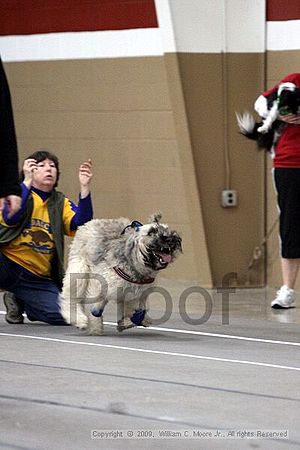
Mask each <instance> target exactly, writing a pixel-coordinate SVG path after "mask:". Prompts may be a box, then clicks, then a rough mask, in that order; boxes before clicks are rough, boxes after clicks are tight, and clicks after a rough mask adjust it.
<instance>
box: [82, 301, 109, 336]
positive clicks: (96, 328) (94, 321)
mask: <svg viewBox="0 0 300 450" xmlns="http://www.w3.org/2000/svg"><path fill="white" fill-rule="evenodd" d="M107 302H108V300H106V299H105V300H102V301H100V302H99V303H96V304H95V305H94V306H93V307H92V309H91V311H90V313H89V315H88V325H87V334H88V335H90V336H101V335H103V334H104V325H103V311H104V308H105V305H106V304H107Z"/></svg>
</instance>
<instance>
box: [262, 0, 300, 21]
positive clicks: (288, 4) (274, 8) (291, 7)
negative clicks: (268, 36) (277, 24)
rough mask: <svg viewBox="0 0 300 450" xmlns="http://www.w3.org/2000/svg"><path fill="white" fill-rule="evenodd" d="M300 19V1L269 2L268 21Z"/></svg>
mask: <svg viewBox="0 0 300 450" xmlns="http://www.w3.org/2000/svg"><path fill="white" fill-rule="evenodd" d="M297 19H300V1H299V0H267V20H268V21H280V20H297Z"/></svg>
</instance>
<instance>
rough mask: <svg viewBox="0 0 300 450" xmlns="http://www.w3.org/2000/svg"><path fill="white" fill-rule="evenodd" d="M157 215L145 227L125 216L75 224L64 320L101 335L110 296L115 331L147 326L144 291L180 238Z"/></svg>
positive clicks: (63, 301)
mask: <svg viewBox="0 0 300 450" xmlns="http://www.w3.org/2000/svg"><path fill="white" fill-rule="evenodd" d="M160 219H161V216H160V215H159V214H156V215H153V216H152V217H151V219H150V223H148V224H146V225H142V224H141V223H140V222H138V221H133V222H131V221H130V220H129V219H126V218H120V219H94V220H91V221H90V222H88V223H86V224H85V225H83V226H82V227H79V229H78V230H77V232H76V235H75V238H74V240H73V242H72V244H71V247H70V253H69V263H68V268H67V271H66V275H65V278H64V283H63V289H62V293H61V296H60V307H61V313H62V315H63V317H64V319H65V320H66V322H67V323H71V324H73V325H76V326H77V327H79V328H82V329H86V330H87V333H88V334H91V335H101V334H103V310H104V307H105V305H106V304H107V302H109V301H110V300H115V301H116V302H117V305H118V318H119V320H118V327H117V328H118V331H123V330H125V329H127V328H131V327H133V326H135V325H142V326H144V327H147V326H149V325H151V321H150V318H149V316H148V315H147V308H146V297H147V295H146V294H147V292H146V290H148V292H149V286H153V285H154V282H155V278H156V276H157V274H158V272H159V271H160V270H162V269H165V268H166V267H167V266H168V265H169V263H171V262H172V261H173V260H174V259H175V258H176V256H177V255H178V253H179V252H180V251H181V238H180V236H179V235H178V234H177V233H176V231H172V230H170V229H169V227H168V226H167V225H165V224H162V223H160V222H159V221H160ZM143 293H144V295H143Z"/></svg>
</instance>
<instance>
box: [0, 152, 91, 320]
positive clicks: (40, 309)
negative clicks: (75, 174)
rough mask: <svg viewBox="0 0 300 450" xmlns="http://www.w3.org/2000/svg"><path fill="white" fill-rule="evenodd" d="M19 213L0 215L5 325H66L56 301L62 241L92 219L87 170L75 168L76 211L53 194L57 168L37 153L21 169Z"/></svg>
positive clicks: (48, 155)
mask: <svg viewBox="0 0 300 450" xmlns="http://www.w3.org/2000/svg"><path fill="white" fill-rule="evenodd" d="M23 176H24V180H23V182H22V184H21V189H22V205H21V209H20V210H19V211H18V212H17V213H16V214H14V215H12V216H10V214H9V210H8V206H5V208H4V210H3V212H2V215H1V214H0V267H1V270H0V289H2V290H5V291H6V292H5V293H4V297H3V301H4V304H5V307H6V309H7V313H6V316H5V318H6V321H7V322H8V323H11V324H20V323H23V320H24V319H23V312H24V311H25V312H26V314H27V317H28V319H29V320H31V321H41V322H46V323H49V324H52V325H66V323H65V321H64V319H63V317H62V316H61V314H60V308H59V303H58V296H59V292H60V289H61V286H62V279H63V274H64V270H63V266H64V235H67V236H74V234H75V231H76V230H77V228H78V226H80V225H83V224H85V223H86V222H88V221H89V220H91V219H92V218H93V208H92V200H91V194H90V182H91V179H92V164H91V160H88V161H86V162H84V163H83V164H81V166H80V168H79V184H80V195H79V202H78V206H77V205H75V204H74V203H73V202H72V201H70V200H69V199H68V198H67V197H65V196H64V194H62V193H61V192H59V191H57V190H56V189H55V188H56V186H57V182H58V178H59V162H58V159H57V157H56V156H55V155H53V154H52V153H50V152H48V151H44V150H41V151H37V152H35V153H33V154H32V155H30V156H29V157H28V158H27V159H26V160H25V161H24V165H23Z"/></svg>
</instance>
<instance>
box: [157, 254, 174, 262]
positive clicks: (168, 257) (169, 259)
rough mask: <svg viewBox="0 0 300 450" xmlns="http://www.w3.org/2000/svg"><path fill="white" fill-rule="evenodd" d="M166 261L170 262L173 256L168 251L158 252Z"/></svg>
mask: <svg viewBox="0 0 300 450" xmlns="http://www.w3.org/2000/svg"><path fill="white" fill-rule="evenodd" d="M157 254H158V255H159V256H160V257H161V258H162V260H163V261H164V262H165V263H168V264H169V263H170V262H171V259H172V256H171V255H170V254H168V253H157Z"/></svg>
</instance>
